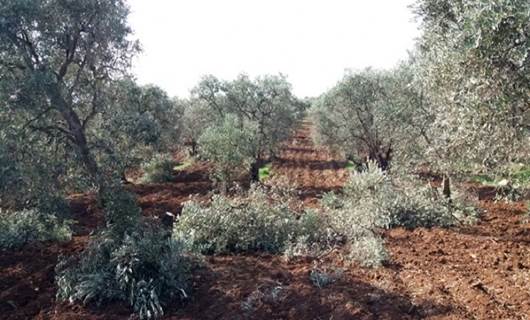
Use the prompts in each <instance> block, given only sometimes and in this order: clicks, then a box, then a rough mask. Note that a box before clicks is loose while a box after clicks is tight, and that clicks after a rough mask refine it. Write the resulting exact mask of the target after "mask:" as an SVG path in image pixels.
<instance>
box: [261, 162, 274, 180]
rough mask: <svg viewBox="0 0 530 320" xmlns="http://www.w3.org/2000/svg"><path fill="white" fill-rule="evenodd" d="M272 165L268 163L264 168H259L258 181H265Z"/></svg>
mask: <svg viewBox="0 0 530 320" xmlns="http://www.w3.org/2000/svg"><path fill="white" fill-rule="evenodd" d="M271 168H272V164H270V163H268V164H266V165H265V166H264V167H261V168H259V181H265V180H267V179H268V178H269V176H270V174H271Z"/></svg>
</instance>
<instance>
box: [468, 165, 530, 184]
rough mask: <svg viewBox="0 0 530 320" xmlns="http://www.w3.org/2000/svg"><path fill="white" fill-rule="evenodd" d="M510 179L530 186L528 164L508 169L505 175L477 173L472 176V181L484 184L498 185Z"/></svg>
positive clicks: (529, 168)
mask: <svg viewBox="0 0 530 320" xmlns="http://www.w3.org/2000/svg"><path fill="white" fill-rule="evenodd" d="M504 179H508V180H510V181H512V182H513V183H516V184H519V185H523V186H530V167H528V166H517V167H512V168H510V169H507V174H506V176H505V177H498V176H497V177H496V176H490V175H487V174H481V175H476V176H473V177H472V178H471V180H472V181H474V182H478V183H480V184H483V185H489V186H496V185H498V184H499V182H500V181H502V180H504Z"/></svg>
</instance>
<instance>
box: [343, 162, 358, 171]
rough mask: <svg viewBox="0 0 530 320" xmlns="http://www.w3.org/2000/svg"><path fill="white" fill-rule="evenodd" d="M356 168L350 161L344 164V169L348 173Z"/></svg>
mask: <svg viewBox="0 0 530 320" xmlns="http://www.w3.org/2000/svg"><path fill="white" fill-rule="evenodd" d="M356 168H357V166H356V165H355V163H353V162H352V161H348V162H346V169H347V170H350V171H355V170H356Z"/></svg>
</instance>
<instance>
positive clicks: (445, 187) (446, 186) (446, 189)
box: [442, 173, 451, 201]
mask: <svg viewBox="0 0 530 320" xmlns="http://www.w3.org/2000/svg"><path fill="white" fill-rule="evenodd" d="M442 194H443V195H444V196H445V197H446V198H447V199H449V201H451V178H449V175H448V174H447V173H444V175H443V180H442Z"/></svg>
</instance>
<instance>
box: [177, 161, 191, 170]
mask: <svg viewBox="0 0 530 320" xmlns="http://www.w3.org/2000/svg"><path fill="white" fill-rule="evenodd" d="M189 166H191V161H184V162H182V163H179V164H177V165H176V166H174V167H173V171H182V170H184V169H186V168H187V167H189Z"/></svg>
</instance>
